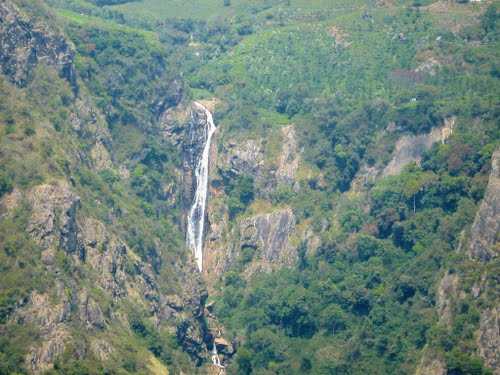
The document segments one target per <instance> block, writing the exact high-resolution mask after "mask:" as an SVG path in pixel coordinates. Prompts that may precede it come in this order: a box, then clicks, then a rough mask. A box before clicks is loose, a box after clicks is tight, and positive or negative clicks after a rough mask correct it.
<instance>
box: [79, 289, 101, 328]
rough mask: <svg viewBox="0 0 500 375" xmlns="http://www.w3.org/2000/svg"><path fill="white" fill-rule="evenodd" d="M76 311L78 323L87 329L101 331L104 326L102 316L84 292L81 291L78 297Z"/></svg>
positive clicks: (96, 305) (97, 306)
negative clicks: (78, 318) (77, 312)
mask: <svg viewBox="0 0 500 375" xmlns="http://www.w3.org/2000/svg"><path fill="white" fill-rule="evenodd" d="M78 300H79V301H78V311H79V313H80V321H81V322H82V323H83V324H85V326H86V327H87V328H97V329H102V328H104V326H105V321H104V315H103V313H102V311H101V308H100V307H99V305H98V304H97V303H96V302H95V301H94V300H93V299H92V298H91V297H90V296H89V294H88V292H87V291H86V290H82V291H81V292H80V294H79V296H78Z"/></svg>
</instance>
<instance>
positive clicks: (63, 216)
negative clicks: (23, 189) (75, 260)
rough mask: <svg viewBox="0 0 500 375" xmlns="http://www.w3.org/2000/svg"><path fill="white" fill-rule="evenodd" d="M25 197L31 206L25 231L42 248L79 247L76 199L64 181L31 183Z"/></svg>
mask: <svg viewBox="0 0 500 375" xmlns="http://www.w3.org/2000/svg"><path fill="white" fill-rule="evenodd" d="M27 199H28V201H29V202H30V203H31V206H32V215H31V219H30V222H29V224H28V228H27V230H28V233H30V234H31V236H32V237H33V239H34V240H35V241H36V242H37V243H38V244H39V245H40V246H41V247H42V248H43V249H47V248H57V247H60V248H62V249H64V250H65V251H67V252H68V253H75V252H76V251H77V250H79V246H78V239H77V236H78V226H77V222H76V211H77V209H78V207H79V205H80V198H79V197H78V196H77V195H75V194H74V193H73V192H72V191H71V189H70V187H69V185H68V183H67V182H66V181H63V180H60V181H55V182H53V183H51V184H43V185H38V186H35V187H34V188H33V189H32V190H31V191H29V192H28V193H27Z"/></svg>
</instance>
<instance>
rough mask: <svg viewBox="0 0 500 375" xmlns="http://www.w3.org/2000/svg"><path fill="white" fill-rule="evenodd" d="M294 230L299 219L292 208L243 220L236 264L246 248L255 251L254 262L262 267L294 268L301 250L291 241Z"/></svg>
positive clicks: (235, 255) (235, 252)
mask: <svg viewBox="0 0 500 375" xmlns="http://www.w3.org/2000/svg"><path fill="white" fill-rule="evenodd" d="M294 229H295V216H294V214H293V212H292V210H291V209H289V208H285V209H282V210H279V211H275V212H273V213H269V214H260V215H255V216H252V217H250V218H247V219H243V220H242V221H241V222H240V225H239V233H240V242H239V245H238V248H236V249H235V251H234V254H233V261H234V260H235V259H236V258H237V257H238V256H239V254H240V252H241V250H242V249H244V248H246V247H249V248H252V249H253V250H254V251H255V255H254V262H255V261H256V262H257V264H258V265H259V266H258V268H262V267H264V269H265V268H269V266H272V265H273V264H274V265H280V266H292V265H293V264H295V262H296V261H297V249H296V248H295V247H293V246H292V245H291V244H290V242H289V238H290V235H291V234H292V233H293V231H294ZM255 264H256V263H254V265H255Z"/></svg>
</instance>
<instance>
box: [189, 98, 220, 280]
mask: <svg viewBox="0 0 500 375" xmlns="http://www.w3.org/2000/svg"><path fill="white" fill-rule="evenodd" d="M194 105H195V106H196V107H197V108H199V109H201V110H202V111H204V112H205V115H206V117H207V121H206V127H205V145H204V146H203V152H202V154H201V157H200V159H199V160H198V162H197V164H196V169H195V171H194V174H195V178H196V192H195V195H194V200H193V204H192V206H191V209H190V210H189V213H188V217H187V236H186V237H187V238H186V240H187V244H188V246H189V248H190V249H191V250H192V251H193V255H194V258H195V260H196V264H197V266H198V269H199V270H200V272H201V271H202V268H203V230H204V226H205V209H206V203H207V192H208V158H209V153H210V142H211V141H212V135H213V134H214V132H215V130H216V127H215V124H214V120H213V117H212V114H211V113H210V111H209V110H208V109H207V108H205V106H203V105H202V104H200V103H198V102H194Z"/></svg>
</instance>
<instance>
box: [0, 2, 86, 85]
mask: <svg viewBox="0 0 500 375" xmlns="http://www.w3.org/2000/svg"><path fill="white" fill-rule="evenodd" d="M74 56H75V53H74V51H73V49H72V48H71V47H70V45H69V44H68V42H67V41H66V40H65V39H64V37H63V36H62V35H61V34H59V33H57V32H54V31H52V30H51V29H50V28H48V27H47V26H46V25H44V24H43V23H40V22H37V21H36V20H33V19H30V17H29V16H27V15H26V14H23V13H22V12H21V11H20V10H19V8H18V7H17V6H16V5H15V4H13V3H12V2H10V1H7V2H2V4H0V66H1V69H2V72H3V74H5V75H6V76H7V77H9V78H10V80H11V81H12V82H14V83H16V84H17V85H20V86H24V85H26V84H27V83H28V82H29V81H30V80H31V79H32V76H33V70H34V69H35V67H36V66H37V64H39V63H40V62H43V63H45V64H47V65H50V66H53V67H55V68H56V69H57V70H58V71H59V74H60V75H61V77H63V78H64V79H66V80H67V81H68V82H69V83H70V84H71V86H72V88H73V90H74V91H75V93H76V92H77V91H78V85H77V81H76V72H75V68H74V65H73V60H74Z"/></svg>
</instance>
